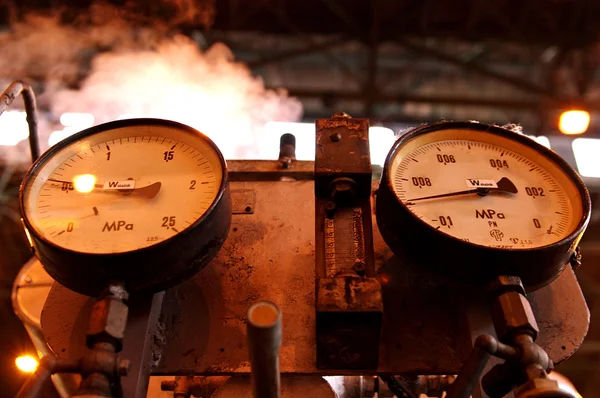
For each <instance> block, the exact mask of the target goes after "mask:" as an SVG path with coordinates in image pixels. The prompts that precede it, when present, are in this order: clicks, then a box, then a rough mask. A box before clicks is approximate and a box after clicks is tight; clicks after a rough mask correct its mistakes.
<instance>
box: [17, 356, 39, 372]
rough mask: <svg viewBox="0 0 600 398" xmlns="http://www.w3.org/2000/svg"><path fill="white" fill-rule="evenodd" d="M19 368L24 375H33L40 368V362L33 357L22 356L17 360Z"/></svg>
mask: <svg viewBox="0 0 600 398" xmlns="http://www.w3.org/2000/svg"><path fill="white" fill-rule="evenodd" d="M15 364H16V365H17V368H18V369H19V370H20V371H21V372H24V373H33V372H35V370H36V369H37V367H38V361H37V359H35V358H34V357H33V356H31V355H21V356H19V357H17V359H15Z"/></svg>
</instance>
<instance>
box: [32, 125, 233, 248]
mask: <svg viewBox="0 0 600 398" xmlns="http://www.w3.org/2000/svg"><path fill="white" fill-rule="evenodd" d="M155 129H156V131H155V132H153V131H148V128H144V129H143V130H144V131H143V132H144V133H146V134H145V135H142V134H140V133H141V131H139V130H142V129H141V128H138V127H135V126H134V127H129V128H123V129H119V130H115V131H114V132H111V133H110V134H109V135H106V134H105V136H104V137H103V136H102V135H100V136H91V137H89V138H88V139H83V140H82V141H76V142H74V143H72V144H71V145H69V146H67V147H65V148H63V149H61V150H60V151H59V152H58V153H57V154H56V155H55V156H54V157H53V158H52V160H51V161H49V162H47V163H46V164H44V165H43V166H42V167H41V169H40V170H38V171H37V175H36V178H35V182H34V183H33V184H31V186H30V187H28V190H27V191H26V197H25V206H26V211H27V213H28V217H29V220H30V222H31V223H32V225H33V226H34V228H35V229H36V231H37V232H38V233H39V234H40V235H41V236H43V237H44V238H45V239H46V240H48V241H50V242H52V243H54V244H55V245H57V246H60V247H62V248H65V249H70V250H73V251H77V252H85V253H98V254H106V253H121V252H127V251H132V250H137V249H141V248H144V247H147V246H150V245H154V244H157V243H160V242H162V241H164V240H166V239H168V238H170V237H172V236H174V235H175V234H177V233H180V232H182V231H184V230H185V229H186V228H188V227H189V226H191V225H193V224H194V223H195V222H196V221H197V220H198V219H199V218H200V217H202V216H203V215H204V214H205V212H206V211H207V209H209V207H210V206H211V205H212V203H213V202H214V201H215V199H216V197H217V195H218V192H219V190H220V186H221V181H222V178H223V173H224V170H223V167H222V164H221V161H220V158H219V155H218V154H216V153H215V150H214V148H212V147H211V146H210V145H208V144H207V143H205V142H204V141H203V140H202V139H201V138H200V137H196V136H194V135H192V134H189V133H181V132H179V133H178V132H177V130H173V131H170V130H169V129H166V128H164V127H163V128H158V127H157V128H155ZM153 133H154V134H153Z"/></svg>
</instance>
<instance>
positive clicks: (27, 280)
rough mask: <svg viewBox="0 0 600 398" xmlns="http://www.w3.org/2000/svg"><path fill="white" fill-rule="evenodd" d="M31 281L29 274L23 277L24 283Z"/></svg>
mask: <svg viewBox="0 0 600 398" xmlns="http://www.w3.org/2000/svg"><path fill="white" fill-rule="evenodd" d="M31 282H33V279H31V277H30V276H29V275H27V276H26V277H25V283H31Z"/></svg>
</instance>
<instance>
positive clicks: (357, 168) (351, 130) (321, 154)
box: [315, 117, 371, 198]
mask: <svg viewBox="0 0 600 398" xmlns="http://www.w3.org/2000/svg"><path fill="white" fill-rule="evenodd" d="M316 129H317V142H316V155H315V159H316V160H315V194H316V195H317V196H318V197H323V198H327V197H329V196H330V190H331V187H330V184H331V182H332V181H333V180H335V179H336V178H340V177H346V178H350V179H352V180H354V182H355V183H356V187H357V191H356V194H357V195H358V196H359V197H369V194H370V191H371V160H370V157H369V121H368V120H367V119H353V118H349V117H334V118H331V119H317V121H316Z"/></svg>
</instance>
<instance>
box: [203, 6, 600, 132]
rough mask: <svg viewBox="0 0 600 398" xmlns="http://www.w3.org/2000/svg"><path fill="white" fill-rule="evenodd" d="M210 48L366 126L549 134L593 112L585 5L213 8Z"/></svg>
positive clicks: (593, 33)
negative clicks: (450, 123) (567, 114)
mask: <svg viewBox="0 0 600 398" xmlns="http://www.w3.org/2000/svg"><path fill="white" fill-rule="evenodd" d="M216 10H217V12H216V18H215V21H214V24H213V26H212V27H211V29H210V30H209V31H208V32H207V33H206V35H205V36H206V39H207V41H208V43H210V42H214V41H223V42H225V43H226V44H228V45H229V46H230V47H231V48H232V49H233V50H234V52H235V54H236V56H237V57H238V59H240V60H242V61H244V62H247V63H248V64H249V65H250V67H251V68H252V69H253V71H254V72H255V73H258V74H259V75H261V76H263V77H264V79H265V82H266V84H267V85H268V86H270V87H284V88H286V89H287V90H289V93H290V95H292V96H297V97H299V98H300V99H302V101H303V103H304V105H305V116H306V118H307V119H311V118H314V117H321V116H327V115H329V114H330V113H332V112H335V111H337V110H339V109H344V110H346V111H347V112H349V113H351V114H353V115H356V116H365V117H369V118H371V119H372V120H373V121H374V122H375V123H390V122H407V121H409V122H428V121H437V120H440V119H442V118H444V119H465V118H469V119H477V120H481V121H488V122H497V123H507V122H517V123H520V124H522V125H523V127H524V128H525V129H527V130H530V131H532V132H531V134H535V135H539V134H551V133H552V132H553V131H555V130H556V128H555V126H556V121H557V118H558V115H559V114H560V111H561V110H562V109H564V108H566V107H570V106H585V107H586V108H588V109H590V110H593V111H598V110H600V101H599V97H600V86H598V77H597V76H596V73H595V72H596V67H597V65H598V60H599V59H600V57H599V54H600V53H599V52H598V46H597V41H598V34H599V30H598V28H597V27H596V19H595V17H596V16H600V4H598V3H596V2H592V1H551V2H547V1H528V2H525V3H523V2H521V1H512V0H511V1H509V0H505V1H495V2H491V3H490V2H487V1H481V0H479V1H477V0H460V1H451V0H444V1H424V2H414V1H383V0H376V1H343V2H341V1H336V0H319V1H310V2H300V1H290V0H288V1H281V0H262V1H255V2H251V3H249V2H244V1H239V0H232V1H229V2H217V8H216ZM590 134H594V132H593V131H590Z"/></svg>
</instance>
